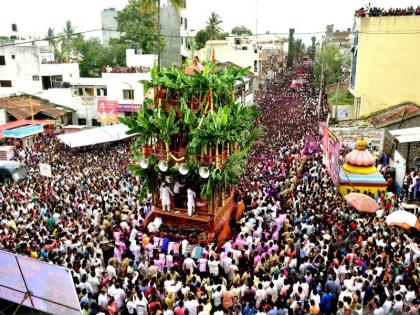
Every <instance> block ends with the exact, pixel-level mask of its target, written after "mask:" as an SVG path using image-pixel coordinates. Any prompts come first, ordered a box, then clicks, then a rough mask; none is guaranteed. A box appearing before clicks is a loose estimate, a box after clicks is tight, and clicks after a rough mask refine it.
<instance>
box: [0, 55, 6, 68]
mask: <svg viewBox="0 0 420 315" xmlns="http://www.w3.org/2000/svg"><path fill="white" fill-rule="evenodd" d="M5 65H6V58H4V56H0V66H5Z"/></svg>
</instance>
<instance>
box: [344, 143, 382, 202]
mask: <svg viewBox="0 0 420 315" xmlns="http://www.w3.org/2000/svg"><path fill="white" fill-rule="evenodd" d="M367 147H368V143H367V141H366V140H364V139H363V138H362V139H359V140H357V141H356V149H354V150H353V151H351V152H350V153H349V154H347V155H346V161H345V163H344V164H343V166H342V167H341V168H340V175H339V182H338V185H339V192H340V193H341V194H342V195H343V196H344V195H347V194H348V193H349V192H352V191H356V190H359V191H360V192H361V193H364V192H371V193H373V194H374V195H377V193H378V191H382V190H386V187H387V185H386V180H385V178H384V177H383V176H382V174H381V173H380V172H379V171H378V170H377V169H376V167H375V157H374V156H373V155H372V153H370V152H369V150H368V149H367Z"/></svg>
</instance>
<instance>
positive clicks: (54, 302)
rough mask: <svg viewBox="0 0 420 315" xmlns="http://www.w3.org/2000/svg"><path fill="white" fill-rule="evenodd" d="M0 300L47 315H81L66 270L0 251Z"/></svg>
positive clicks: (71, 282)
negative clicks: (46, 314)
mask: <svg viewBox="0 0 420 315" xmlns="http://www.w3.org/2000/svg"><path fill="white" fill-rule="evenodd" d="M0 266H1V267H0V298H2V299H5V300H8V301H12V302H15V303H17V304H20V303H22V305H25V306H27V307H30V308H34V309H37V310H40V311H42V312H46V313H50V314H68V315H73V314H74V315H76V314H79V315H80V313H81V310H80V304H79V299H78V297H77V293H76V289H75V287H74V283H73V278H72V276H71V273H70V271H69V270H67V269H65V268H63V267H60V266H56V265H52V264H47V263H45V262H42V261H39V260H36V259H32V258H28V257H25V256H20V255H15V254H12V253H8V252H4V251H0Z"/></svg>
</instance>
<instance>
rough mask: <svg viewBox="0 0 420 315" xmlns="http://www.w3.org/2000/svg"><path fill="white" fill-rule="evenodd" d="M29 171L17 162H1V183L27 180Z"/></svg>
mask: <svg viewBox="0 0 420 315" xmlns="http://www.w3.org/2000/svg"><path fill="white" fill-rule="evenodd" d="M27 175H28V169H27V167H26V166H25V165H23V164H22V163H20V162H17V161H0V182H1V183H11V182H18V181H20V180H22V179H25V178H26V177H27Z"/></svg>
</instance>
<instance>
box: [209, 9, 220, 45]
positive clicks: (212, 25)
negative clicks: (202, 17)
mask: <svg viewBox="0 0 420 315" xmlns="http://www.w3.org/2000/svg"><path fill="white" fill-rule="evenodd" d="M222 23H223V21H222V20H221V19H220V16H219V15H218V14H217V13H216V12H212V13H211V14H210V17H209V19H208V21H207V26H206V30H207V34H208V35H209V39H210V40H212V39H220V35H221V34H222V33H223V30H222V28H221V27H220V24H222Z"/></svg>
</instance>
